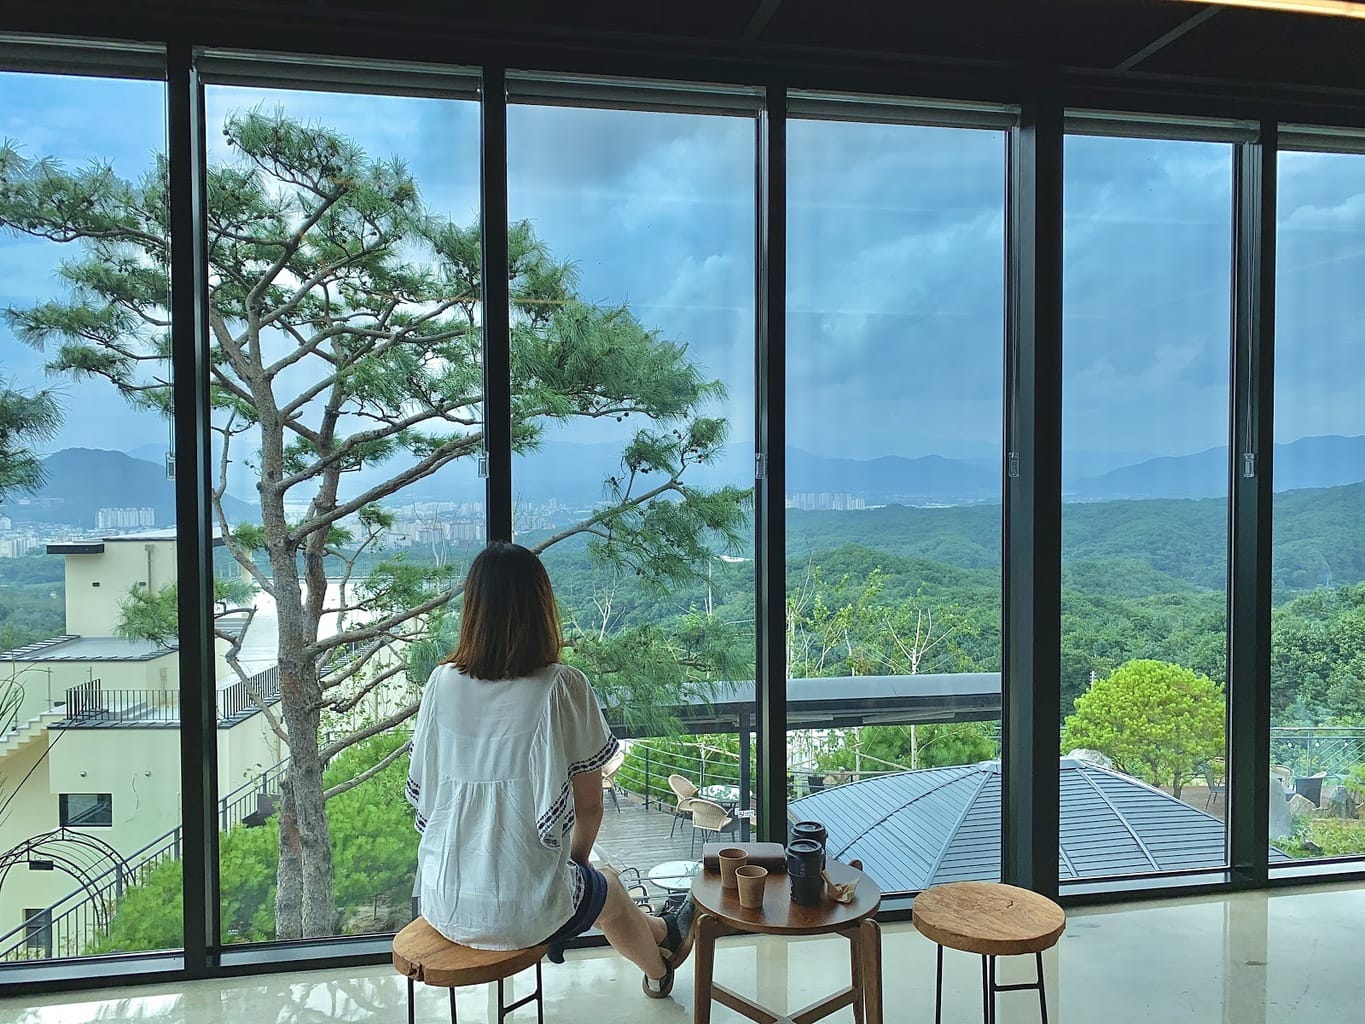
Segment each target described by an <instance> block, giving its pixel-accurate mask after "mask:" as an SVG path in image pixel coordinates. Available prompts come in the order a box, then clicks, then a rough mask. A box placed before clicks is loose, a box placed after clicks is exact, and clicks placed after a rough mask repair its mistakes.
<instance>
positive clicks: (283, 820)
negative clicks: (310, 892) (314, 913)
mask: <svg viewBox="0 0 1365 1024" xmlns="http://www.w3.org/2000/svg"><path fill="white" fill-rule="evenodd" d="M275 937H276V938H277V939H301V938H303V848H302V844H301V842H300V839H299V820H298V815H297V814H296V813H295V811H294V786H293V784H292V783H291V782H290V781H289V780H288V779H286V780H285V782H284V784H283V786H282V787H281V791H280V861H279V867H278V868H277V869H276V872H275Z"/></svg>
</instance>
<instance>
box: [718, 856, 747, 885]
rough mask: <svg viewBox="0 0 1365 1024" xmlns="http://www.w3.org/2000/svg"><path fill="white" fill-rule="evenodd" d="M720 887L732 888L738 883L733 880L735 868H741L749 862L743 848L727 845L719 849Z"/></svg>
mask: <svg viewBox="0 0 1365 1024" xmlns="http://www.w3.org/2000/svg"><path fill="white" fill-rule="evenodd" d="M719 857H720V887H721V888H722V889H733V888H735V887H736V885H737V884H738V883H736V882H735V868H742V867H743V866H744V865H745V864H747V863H749V855H748V854H747V853H745V852H744V851H743V850H741V849H739V848H737V847H734V846H727V847H726V848H725V849H723V850H721V851H720V854H719Z"/></svg>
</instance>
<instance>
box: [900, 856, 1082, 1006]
mask: <svg viewBox="0 0 1365 1024" xmlns="http://www.w3.org/2000/svg"><path fill="white" fill-rule="evenodd" d="M914 920H915V927H916V928H918V929H919V931H920V934H921V935H923V936H924V937H925V938H927V939H930V940H932V941H933V942H935V943H937V944H938V975H937V979H936V980H935V982H934V1024H940V1022H941V1020H942V1015H943V947H944V946H948V947H950V948H952V949H960V950H962V951H963V952H966V953H979V954H980V955H981V1006H982V1011H983V1014H984V1019H985V1022H986V1024H995V994H996V993H997V992H1024V991H1033V990H1037V992H1038V1007H1039V1009H1040V1010H1041V1012H1042V1017H1043V1024H1047V989H1046V987H1045V985H1044V982H1043V950H1045V949H1051V948H1052V947H1053V946H1055V945H1056V944H1057V940H1058V939H1059V938H1061V936H1062V932H1063V931H1065V930H1066V913H1065V912H1064V911H1063V910H1062V908H1061V907H1059V906H1057V904H1055V903H1053V902H1052V901H1051V900H1050V899H1048V898H1047V897H1046V896H1039V895H1038V894H1037V893H1036V892H1030V891H1029V890H1027V889H1020V888H1018V887H1017V886H1013V885H1000V884H999V883H997V882H954V883H952V884H950V885H939V886H935V887H934V888H932V889H926V890H925V891H924V892H922V893H920V894H919V895H918V896H916V897H915V906H914ZM1024 953H1032V954H1033V956H1034V959H1035V962H1036V963H1037V965H1038V980H1037V981H1035V982H1034V983H1033V984H1031V985H998V984H996V981H995V958H996V957H998V956H1018V955H1020V954H1024Z"/></svg>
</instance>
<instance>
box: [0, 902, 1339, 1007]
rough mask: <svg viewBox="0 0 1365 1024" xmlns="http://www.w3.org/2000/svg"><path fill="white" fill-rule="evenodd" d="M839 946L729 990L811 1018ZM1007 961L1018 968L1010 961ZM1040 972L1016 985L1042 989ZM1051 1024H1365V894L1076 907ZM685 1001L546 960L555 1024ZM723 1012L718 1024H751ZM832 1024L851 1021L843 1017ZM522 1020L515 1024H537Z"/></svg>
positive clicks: (181, 1000)
mask: <svg viewBox="0 0 1365 1024" xmlns="http://www.w3.org/2000/svg"><path fill="white" fill-rule="evenodd" d="M846 950H847V944H846V943H844V942H843V940H840V939H804V940H797V941H791V942H783V941H781V940H777V939H768V938H764V939H753V938H743V937H736V938H732V939H728V940H725V941H724V943H723V946H722V947H721V948H719V949H718V950H717V971H716V974H717V978H716V980H717V981H722V982H724V983H725V984H728V985H730V986H732V987H734V988H737V989H739V990H740V991H746V992H749V993H751V994H754V995H756V996H757V997H758V998H759V999H760V1001H762V1002H764V1003H767V1004H768V1005H773V1006H777V1007H779V1008H780V1007H782V1006H789V1007H799V1006H804V1005H807V1004H809V1003H811V1002H814V1001H816V1000H817V999H819V998H820V997H821V996H823V995H825V994H828V992H830V991H832V990H834V989H835V988H837V987H839V985H840V984H842V983H843V979H846V978H847V977H848V975H847V971H848V954H847V952H846ZM933 953H934V947H933V946H932V945H931V944H930V943H929V942H928V941H927V940H925V939H924V938H922V937H921V936H920V935H918V934H917V933H916V932H915V930H914V928H913V927H912V926H910V925H905V924H893V925H888V926H887V927H886V930H885V938H884V943H883V957H884V964H885V967H884V974H885V979H886V1020H887V1022H888V1024H898V1022H902V1021H903V1022H920V1021H929V1020H932V1015H933V984H934V973H933V971H934V956H933ZM979 963H980V961H979V960H977V959H976V958H974V957H968V956H965V955H962V954H953V953H949V954H948V959H947V962H946V968H945V973H946V988H947V990H948V998H947V1003H946V1006H945V1010H944V1021H945V1022H959V1021H979V1020H981V995H980V992H981V990H980V967H979ZM1003 964H1004V961H1002V965H1003ZM1031 971H1032V963H1031V961H1027V962H1024V963H1020V962H1018V961H1014V962H1011V963H1010V964H1009V970H1008V973H1007V972H1006V971H1005V970H1003V969H1002V977H1001V980H1002V981H1014V980H1026V978H1025V975H1028V974H1030V973H1031ZM1046 971H1047V975H1048V986H1049V990H1050V993H1049V995H1050V998H1049V1003H1050V1005H1051V1008H1052V1020H1054V1021H1062V1022H1064V1024H1072V1022H1076V1024H1080V1022H1086V1024H1090V1022H1103V1024H1137V1022H1139V1021H1141V1022H1161V1024H1185V1022H1190V1024H1195V1022H1198V1024H1205V1022H1207V1024H1213V1022H1218V1024H1282V1022H1283V1024H1289V1022H1293V1024H1299V1022H1303V1024H1338V1022H1340V1024H1357V1022H1362V1021H1365V887H1353V886H1339V887H1330V888H1320V889H1294V890H1288V891H1284V890H1281V891H1280V892H1278V893H1275V894H1266V893H1254V894H1243V895H1236V896H1229V897H1217V898H1206V899H1196V900H1182V901H1178V902H1176V901H1172V902H1163V903H1143V904H1134V905H1128V906H1122V907H1106V908H1100V909H1095V910H1084V911H1073V912H1072V914H1071V915H1070V919H1069V922H1068V926H1067V932H1066V935H1065V936H1064V937H1063V939H1062V941H1061V943H1060V945H1059V946H1058V948H1057V950H1056V953H1055V955H1053V956H1050V957H1049V958H1048V959H1047V961H1046ZM683 974H684V976H683V977H680V978H679V980H678V983H677V987H676V988H675V989H674V992H673V997H672V998H671V999H668V1000H663V1001H659V1002H656V1001H652V1000H648V999H646V998H645V997H644V996H643V995H642V994H641V992H640V986H639V976H638V975H637V974H636V973H635V971H633V970H632V969H629V968H628V967H627V966H626V965H625V964H624V962H623V961H621V960H620V959H618V958H617V957H615V956H614V955H612V954H610V953H608V952H606V951H588V952H584V953H579V954H577V955H573V956H571V958H570V960H569V962H568V963H567V964H565V965H563V966H553V965H547V969H546V975H545V977H546V989H547V993H548V999H547V1006H546V1011H547V1012H546V1020H547V1022H555V1024H559V1022H575V1024H577V1022H585V1024H626V1022H629V1024H654V1022H660V1024H664V1022H667V1024H686V1022H688V1021H690V1020H691V1019H692V978H691V971H690V964H689V969H687V970H684V972H683ZM490 992H491V989H490V990H485V989H466V990H461V992H460V997H459V1000H460V1002H459V1010H460V1021H461V1022H462V1024H481V1022H485V1021H488V1020H490V1019H496V1015H492V1016H490V1013H491V1007H490ZM418 1000H419V1002H418V1020H419V1021H424V1022H439V1021H446V1020H449V1016H448V1004H447V1003H446V1000H445V998H444V993H442V992H437V991H434V990H422V989H421V988H420V987H419V990H418ZM404 1019H405V1016H404V1009H403V981H402V979H401V978H399V977H398V976H397V975H395V974H394V973H392V972H391V971H389V970H386V969H383V968H367V969H364V970H355V971H347V972H312V973H307V974H288V975H276V976H270V977H265V978H251V979H242V980H234V981H226V982H195V983H190V984H184V985H175V986H169V987H157V988H140V989H123V990H111V991H107V992H100V993H97V994H89V993H84V994H79V995H72V996H45V997H41V998H34V999H10V1000H3V1001H0V1022H2V1024H10V1022H23V1024H87V1022H93V1021H99V1022H119V1021H170V1022H182V1021H183V1022H185V1024H220V1022H245V1024H292V1022H301V1024H303V1022H313V1021H318V1022H321V1021H367V1022H368V1021H403V1020H404ZM741 1019H742V1018H740V1017H739V1016H738V1015H737V1014H734V1013H732V1012H731V1011H729V1010H726V1009H724V1008H723V1007H720V1006H717V1007H716V1008H715V1012H714V1013H713V1015H712V1020H713V1021H714V1022H715V1024H729V1022H732V1021H738V1020H741ZM829 1019H830V1020H831V1021H851V1020H852V1013H851V1011H849V1010H844V1011H843V1012H842V1014H841V1015H836V1016H834V1017H831V1018H829ZM534 1020H535V1013H534V1010H530V1009H528V1010H522V1011H520V1012H519V1013H516V1014H513V1015H512V1016H511V1018H509V1024H530V1022H533V1021H534ZM1037 1020H1038V1003H1037V997H1036V996H1035V995H1033V994H1032V993H1018V994H1002V995H1001V996H1000V1014H999V1021H1000V1024H1014V1022H1017V1021H1028V1022H1035V1021H1037Z"/></svg>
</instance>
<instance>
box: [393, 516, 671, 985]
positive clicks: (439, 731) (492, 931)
mask: <svg viewBox="0 0 1365 1024" xmlns="http://www.w3.org/2000/svg"><path fill="white" fill-rule="evenodd" d="M560 647H561V638H560V626H559V616H558V613H557V612H556V610H555V598H554V592H553V591H552V590H551V588H550V578H549V576H548V575H546V572H545V567H544V566H543V565H541V563H540V559H538V558H537V557H536V556H535V555H534V554H532V553H531V552H530V551H528V550H527V549H526V548H524V547H521V546H520V545H517V544H507V543H501V542H499V543H493V544H490V545H488V547H487V548H485V549H484V550H483V551H482V552H481V553H480V554H479V556H478V557H477V558H475V559H474V564H473V565H472V566H470V569H469V576H468V578H467V579H466V581H465V588H464V612H463V616H462V621H461V623H460V642H459V646H458V647H456V649H455V653H454V654H452V655H451V656H450V658H449V659H448V660H447V661H446V662H445V663H444V664H442V665H440V666H438V667H437V669H436V671H435V672H433V673H432V674H431V679H430V680H429V681H428V682H427V687H426V692H425V693H424V694H423V697H422V706H421V709H420V710H419V711H418V713H417V726H416V729H415V730H414V732H413V737H412V766H411V769H410V771H409V774H408V785H407V794H408V799H409V800H410V801H411V803H412V805H413V806H414V807H415V808H416V810H417V822H416V824H417V831H418V832H420V833H421V834H422V839H421V842H420V844H419V846H418V852H417V862H418V877H419V878H420V880H421V881H420V894H421V899H422V914H423V916H424V917H425V918H426V919H427V921H428V922H430V923H431V925H432V927H434V928H435V929H436V930H437V931H439V932H440V933H441V934H442V935H444V936H445V937H446V938H448V939H450V940H452V941H453V942H459V943H462V944H464V945H466V946H473V947H476V948H480V949H522V948H525V947H527V946H535V945H538V944H540V943H543V942H547V941H550V942H561V941H564V940H567V939H570V938H573V937H574V936H576V935H579V934H581V933H583V932H585V931H587V930H588V929H589V928H590V927H592V926H593V925H596V926H597V927H598V928H599V929H601V931H602V933H603V934H604V935H605V936H606V938H607V941H608V942H610V943H611V944H612V946H614V947H615V948H616V949H617V950H618V951H619V952H620V953H621V954H622V955H624V956H625V957H626V958H627V959H629V960H630V961H631V962H632V963H634V964H635V965H636V966H637V967H639V968H640V969H641V970H642V971H644V973H645V977H644V989H645V993H646V994H647V995H650V996H652V997H654V998H660V999H661V998H663V997H664V996H666V995H668V993H669V991H670V989H671V988H672V987H673V972H674V969H675V968H676V967H677V966H678V964H680V963H681V962H682V960H683V959H684V958H685V957H686V955H687V952H688V949H689V948H690V946H691V923H692V904H691V901H690V900H689V901H687V902H686V903H685V904H684V905H683V907H682V909H680V910H679V911H677V912H676V913H675V914H669V915H665V916H664V917H653V916H650V915H648V914H646V913H645V912H644V911H642V910H641V909H640V908H639V907H637V906H636V905H635V903H634V901H632V900H631V898H630V897H629V895H627V893H626V891H625V888H624V887H623V886H622V885H621V880H620V878H619V876H618V875H617V874H616V872H614V871H611V870H610V869H608V870H607V871H606V872H605V873H604V872H601V871H598V870H597V869H596V868H595V867H593V866H592V865H591V864H589V863H588V857H589V853H590V851H591V850H592V846H593V842H594V841H595V840H596V839H597V830H598V828H599V827H600V826H601V824H602V766H603V765H605V764H606V763H607V762H608V761H610V760H611V757H612V755H613V754H615V753H616V752H617V750H618V749H619V745H618V744H617V742H616V737H614V736H613V735H612V734H611V730H610V729H609V728H608V727H607V723H606V720H605V719H604V718H603V717H602V711H601V709H600V708H599V707H598V704H597V697H596V695H595V694H594V693H593V690H592V686H591V685H590V684H589V683H588V680H587V678H586V677H585V676H584V675H583V673H582V672H580V671H578V670H577V669H575V668H570V667H569V666H567V665H561V664H560V663H559V655H560Z"/></svg>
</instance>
